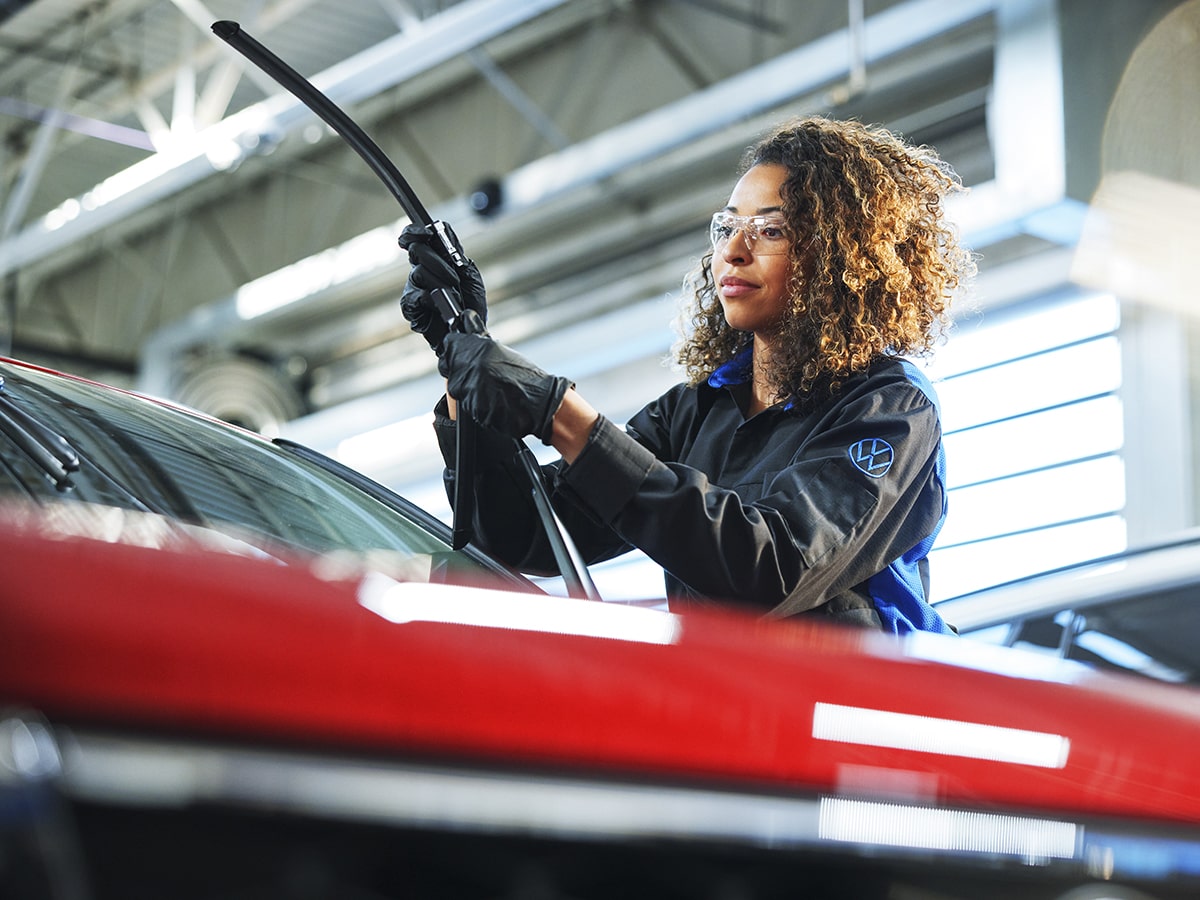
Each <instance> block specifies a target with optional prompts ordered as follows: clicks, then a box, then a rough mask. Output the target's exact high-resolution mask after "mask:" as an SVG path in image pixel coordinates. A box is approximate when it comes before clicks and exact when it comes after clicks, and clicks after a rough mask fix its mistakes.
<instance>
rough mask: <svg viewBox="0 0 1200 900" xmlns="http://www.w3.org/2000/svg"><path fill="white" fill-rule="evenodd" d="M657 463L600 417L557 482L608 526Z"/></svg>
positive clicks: (641, 448)
mask: <svg viewBox="0 0 1200 900" xmlns="http://www.w3.org/2000/svg"><path fill="white" fill-rule="evenodd" d="M656 462H657V459H656V458H655V456H654V454H653V453H651V452H650V451H649V450H647V449H646V448H645V447H643V446H642V445H641V444H639V443H638V442H637V441H635V440H634V439H633V438H632V437H630V436H629V435H628V434H627V433H626V432H625V431H624V430H623V429H622V428H620V427H618V426H617V425H614V424H613V423H612V422H610V421H609V420H608V419H606V418H604V417H603V416H601V417H600V419H599V421H598V422H597V423H596V426H595V427H594V428H593V429H592V433H591V434H590V435H589V436H588V441H587V444H586V445H585V446H584V448H583V450H582V452H580V454H579V456H577V457H576V458H575V462H573V463H571V465H569V466H567V467H566V469H564V470H563V472H562V474H561V476H560V483H561V484H562V485H563V486H564V487H566V488H567V489H568V490H570V492H571V493H572V494H573V495H574V496H575V497H576V498H578V499H579V500H581V501H582V502H583V503H584V504H585V505H586V506H587V507H588V508H589V509H590V510H591V511H592V512H593V513H595V514H596V516H597V517H598V518H599V519H600V521H602V522H604V523H606V524H611V523H612V521H613V520H614V519H615V518H616V517H617V515H618V514H619V513H620V512H621V510H622V509H623V508H624V506H625V504H627V503H628V502H629V501H630V500H632V499H633V496H634V494H636V493H637V491H638V488H640V487H641V486H642V482H643V481H645V480H646V475H647V474H648V473H649V472H650V469H651V468H652V467H653V466H654V464H655V463H656Z"/></svg>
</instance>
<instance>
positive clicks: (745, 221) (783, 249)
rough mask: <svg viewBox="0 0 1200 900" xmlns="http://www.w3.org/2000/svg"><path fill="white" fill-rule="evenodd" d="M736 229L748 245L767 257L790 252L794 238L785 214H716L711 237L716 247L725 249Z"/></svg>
mask: <svg viewBox="0 0 1200 900" xmlns="http://www.w3.org/2000/svg"><path fill="white" fill-rule="evenodd" d="M735 231H740V232H741V233H742V238H743V239H744V240H745V241H746V245H747V246H748V247H749V248H750V249H751V250H752V251H753V252H755V253H761V254H762V255H764V256H770V255H772V254H779V253H787V251H788V247H790V246H791V239H790V238H789V237H788V233H787V221H786V220H785V219H784V218H783V216H738V215H734V214H733V213H730V212H719V213H714V214H713V217H712V225H711V226H710V227H709V232H708V233H709V238H710V239H711V240H712V245H713V249H714V250H718V251H719V250H723V249H724V248H725V245H726V244H727V243H728V242H729V241H730V239H731V238H732V237H733V234H734V232H735Z"/></svg>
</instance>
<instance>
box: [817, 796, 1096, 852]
mask: <svg viewBox="0 0 1200 900" xmlns="http://www.w3.org/2000/svg"><path fill="white" fill-rule="evenodd" d="M818 817H819V821H818V825H817V834H818V836H819V837H820V838H821V839H823V840H830V841H847V842H850V843H855V844H868V845H873V846H880V845H883V846H890V847H911V848H913V849H914V850H949V851H955V852H962V853H986V854H990V855H993V856H1015V857H1019V858H1021V859H1024V860H1026V861H1029V862H1039V861H1041V860H1047V859H1072V858H1073V857H1074V856H1075V855H1076V848H1077V837H1078V836H1079V832H1080V831H1081V829H1080V827H1079V826H1078V825H1076V824H1075V823H1073V822H1060V821H1055V820H1051V819H1033V818H1025V817H1019V816H1005V815H997V814H995V813H976V812H967V811H964V810H952V809H929V808H926V807H918V806H904V805H902V804H897V803H870V802H867V801H862V800H845V799H840V798H836V797H827V798H825V799H823V800H822V801H821V807H820V812H819V814H818Z"/></svg>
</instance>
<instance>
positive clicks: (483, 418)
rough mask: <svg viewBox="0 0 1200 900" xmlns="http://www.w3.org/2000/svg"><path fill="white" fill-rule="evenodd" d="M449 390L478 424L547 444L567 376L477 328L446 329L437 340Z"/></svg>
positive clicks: (568, 385) (568, 386) (564, 389)
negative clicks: (550, 371)
mask: <svg viewBox="0 0 1200 900" xmlns="http://www.w3.org/2000/svg"><path fill="white" fill-rule="evenodd" d="M442 358H443V361H444V362H445V364H446V369H447V371H448V375H447V377H448V379H449V381H448V384H447V387H448V388H449V392H450V396H451V397H453V398H454V399H455V400H457V401H458V403H459V406H460V407H462V409H463V410H465V411H466V413H467V414H468V415H470V417H471V418H472V419H474V420H475V421H476V422H478V423H479V424H480V425H483V426H485V427H487V428H491V429H493V430H494V431H499V432H502V433H504V434H508V435H511V436H512V437H515V438H521V437H524V436H525V435H527V434H532V435H536V436H537V437H538V438H539V439H540V440H541V442H542V443H543V444H549V443H550V438H551V435H552V434H553V431H554V414H555V413H556V412H558V408H559V407H560V406H561V405H562V401H563V397H564V396H566V393H567V389H568V388H570V387H571V382H570V381H568V380H567V379H566V378H562V377H560V376H558V375H549V374H547V373H545V372H543V371H542V370H541V369H539V368H538V367H537V366H535V365H534V364H533V363H531V362H530V361H529V360H527V359H526V358H525V357H523V356H521V354H519V353H517V352H516V351H514V350H510V349H509V348H508V347H505V346H504V345H503V344H499V343H497V342H496V341H494V340H492V339H491V338H490V337H484V336H482V335H478V334H454V333H451V334H448V335H446V340H445V344H444V346H443V357H442Z"/></svg>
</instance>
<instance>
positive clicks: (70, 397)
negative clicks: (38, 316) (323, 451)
mask: <svg viewBox="0 0 1200 900" xmlns="http://www.w3.org/2000/svg"><path fill="white" fill-rule="evenodd" d="M0 373H3V376H4V387H3V392H4V394H5V396H6V397H7V398H8V399H9V400H10V401H11V402H12V403H13V404H14V405H15V406H17V407H19V408H20V409H21V410H22V411H23V412H24V413H26V414H28V415H29V416H32V417H33V418H35V419H36V420H37V422H38V423H40V424H41V425H42V426H45V427H47V428H49V429H52V430H53V431H54V432H56V433H57V434H58V435H60V436H62V437H63V438H65V439H66V440H67V442H68V443H69V444H70V445H71V446H72V447H73V448H74V450H75V451H76V452H77V453H78V455H79V457H80V466H79V469H78V471H76V472H73V473H71V474H70V476H69V479H68V482H69V484H68V485H67V486H65V487H60V486H58V485H56V484H55V482H54V480H53V479H51V478H48V477H47V476H46V473H45V471H44V470H43V469H42V468H39V467H38V466H37V465H36V464H35V463H34V461H33V460H32V459H31V458H30V456H29V454H28V453H26V452H23V451H22V450H21V449H20V448H19V447H18V446H17V445H16V443H14V442H13V441H12V439H11V438H10V437H8V436H6V435H5V434H3V433H0V448H2V452H0V496H4V495H9V496H11V495H16V496H19V497H23V498H26V499H30V498H32V499H35V500H38V501H40V502H48V501H61V500H67V499H71V500H78V501H81V502H86V503H96V504H101V505H105V506H115V507H121V508H125V509H149V510H151V511H153V512H156V513H160V514H162V515H165V516H168V517H170V518H172V519H177V520H181V521H184V522H189V523H195V524H199V525H205V526H210V527H218V528H220V527H222V526H232V528H234V529H236V530H237V531H238V532H239V533H240V534H245V533H246V532H247V530H248V531H249V532H252V533H254V534H259V535H262V536H263V537H264V538H265V539H267V541H268V542H269V543H270V544H271V545H272V546H278V545H285V546H290V547H295V548H301V549H303V550H307V551H313V552H318V553H325V552H329V551H334V550H351V551H355V552H364V551H369V550H389V551H401V552H403V553H405V554H410V555H418V554H420V555H437V556H439V557H441V558H442V559H444V561H445V562H446V563H447V564H448V565H449V566H451V567H454V568H457V567H461V568H462V569H463V570H464V572H470V571H474V572H476V573H478V572H480V571H484V570H487V571H492V569H491V568H490V567H489V566H486V565H485V564H483V563H482V562H480V561H477V560H475V559H473V558H472V557H471V556H470V555H468V554H466V553H461V552H455V551H451V550H450V547H449V544H448V533H447V537H446V539H443V536H442V535H443V533H444V532H445V531H446V530H445V528H444V526H443V525H442V524H441V523H439V522H437V521H436V520H434V519H432V518H431V517H429V516H427V515H425V514H424V513H423V512H422V511H421V510H419V509H417V508H416V507H412V506H411V505H410V504H407V503H406V502H405V501H403V500H402V499H400V498H398V497H394V496H391V497H388V498H386V499H387V501H388V502H386V503H385V502H384V499H383V493H384V492H383V491H382V489H380V497H379V498H376V497H372V496H370V495H368V494H367V493H364V491H362V490H360V489H359V488H357V487H355V486H354V485H352V484H350V483H349V482H347V481H346V480H344V479H342V478H339V477H338V476H337V475H335V474H334V473H332V472H330V471H327V470H326V469H325V468H323V467H321V466H319V465H317V464H316V463H314V462H312V461H310V460H308V459H305V458H303V457H302V456H301V455H300V454H298V453H296V452H292V451H289V450H287V449H284V448H281V447H278V446H276V445H274V444H272V443H271V442H269V441H267V440H265V439H263V438H261V437H259V436H257V435H254V434H251V433H249V432H244V431H242V430H240V429H236V428H233V427H230V426H228V425H226V424H224V423H221V422H216V421H213V420H209V419H206V418H204V417H202V416H197V415H194V414H191V413H189V412H186V411H183V410H179V409H176V408H173V407H168V406H164V405H161V404H158V403H153V402H150V401H147V400H145V399H143V398H139V397H134V396H131V395H129V394H125V393H122V392H120V391H116V390H112V389H109V388H104V387H101V386H98V385H93V384H88V383H86V382H78V381H74V380H72V379H67V378H62V377H59V376H56V375H52V374H49V373H43V372H39V371H35V370H27V369H24V368H21V367H15V366H11V365H0Z"/></svg>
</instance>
